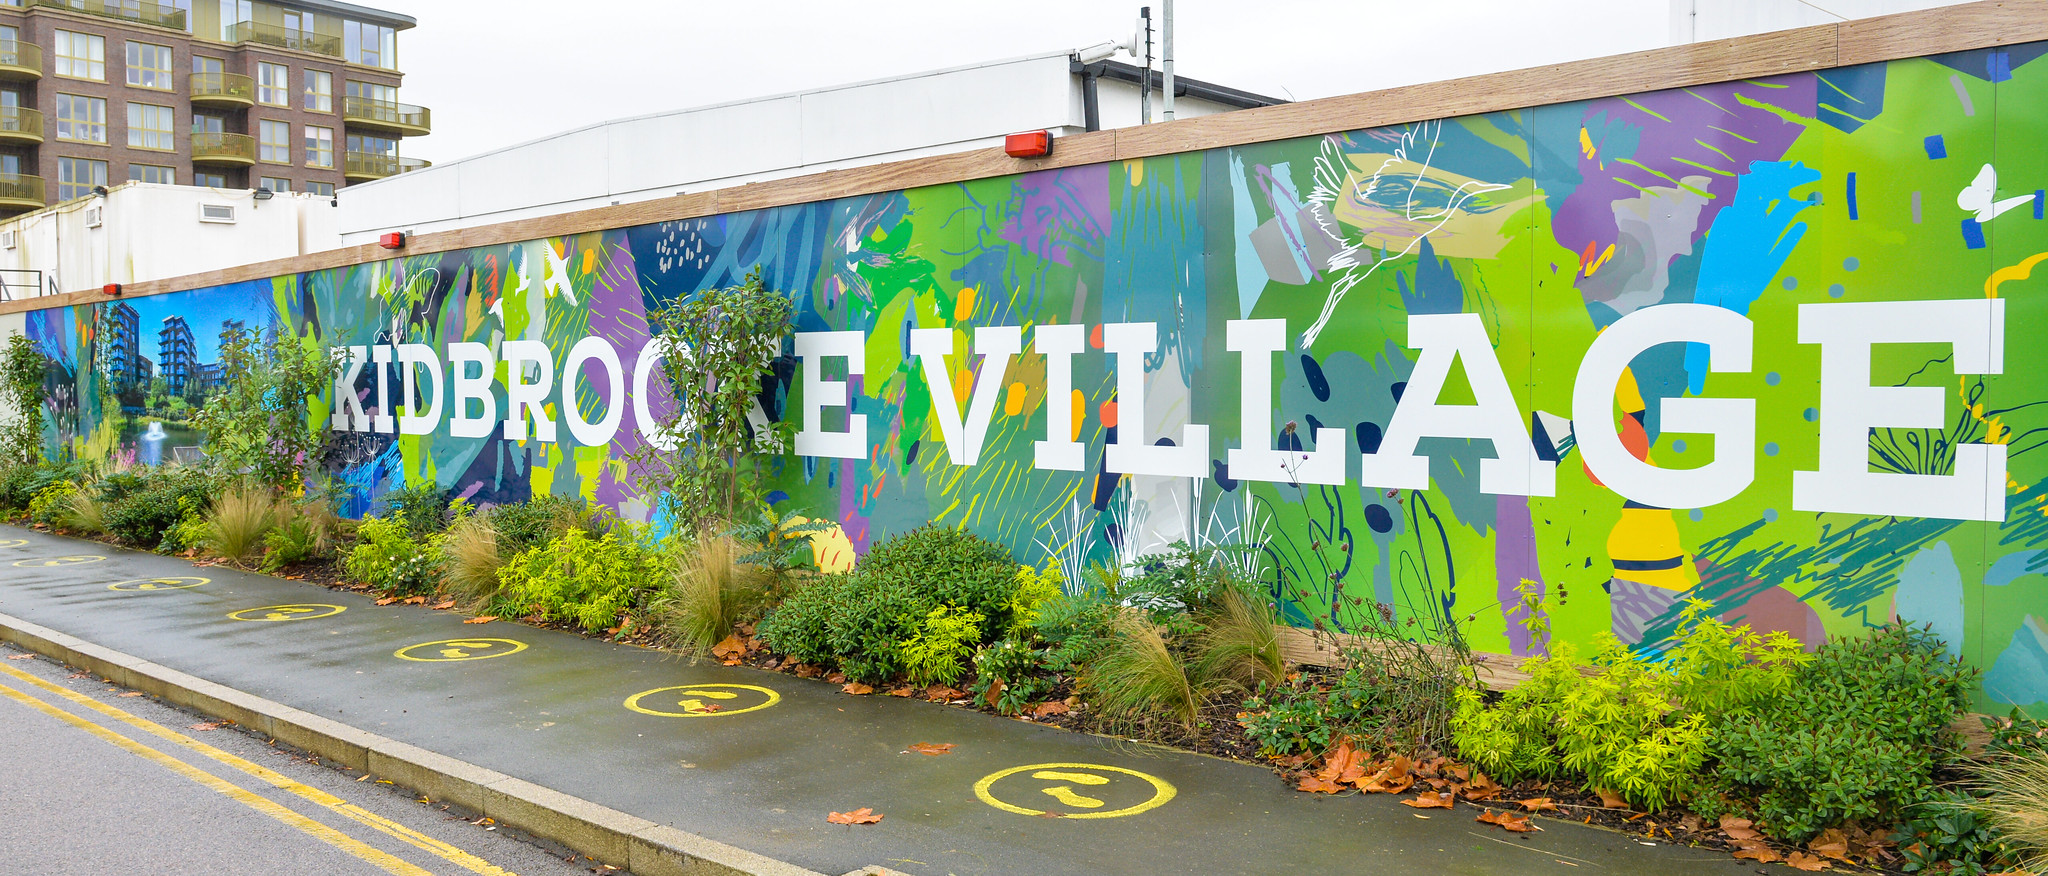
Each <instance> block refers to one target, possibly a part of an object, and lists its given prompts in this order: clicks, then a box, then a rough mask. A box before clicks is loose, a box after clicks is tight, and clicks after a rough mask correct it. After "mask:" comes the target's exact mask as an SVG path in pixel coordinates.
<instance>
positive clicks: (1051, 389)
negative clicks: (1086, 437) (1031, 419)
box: [1031, 325, 1088, 471]
mask: <svg viewBox="0 0 2048 876" xmlns="http://www.w3.org/2000/svg"><path fill="white" fill-rule="evenodd" d="M1031 346H1032V348H1033V349H1034V351H1035V352H1037V353H1038V354H1039V355H1041V356H1044V357H1045V440H1044V441H1033V442H1031V456H1032V465H1033V466H1035V467H1037V468H1042V469H1050V470H1053V471H1081V470H1082V469H1085V468H1087V467H1088V459H1087V448H1085V447H1083V446H1082V444H1081V442H1079V441H1075V440H1074V402H1073V396H1074V355H1075V354H1076V353H1079V352H1081V351H1082V350H1084V349H1086V348H1087V346H1088V337H1087V331H1086V329H1084V328H1083V327H1081V326H1078V325H1041V326H1037V327H1035V328H1033V329H1032V330H1031Z"/></svg>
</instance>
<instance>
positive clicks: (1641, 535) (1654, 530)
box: [1607, 508, 1695, 590]
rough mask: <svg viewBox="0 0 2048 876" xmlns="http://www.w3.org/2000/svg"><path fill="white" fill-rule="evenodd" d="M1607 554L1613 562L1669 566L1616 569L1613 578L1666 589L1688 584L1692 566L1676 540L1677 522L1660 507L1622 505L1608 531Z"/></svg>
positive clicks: (1677, 538) (1691, 574)
mask: <svg viewBox="0 0 2048 876" xmlns="http://www.w3.org/2000/svg"><path fill="white" fill-rule="evenodd" d="M1607 556H1608V557H1610V558H1612V559H1613V560H1615V561H1616V562H1632V563H1654V564H1658V565H1668V566H1669V568H1662V569H1615V570H1614V577H1616V578H1620V579H1622V580H1624V581H1634V582H1636V583H1638V584H1646V585H1649V586H1651V587H1662V588H1665V589H1667V590H1684V589H1687V588H1689V587H1691V586H1692V585H1693V584H1694V583H1695V582H1694V579H1693V575H1694V569H1693V567H1692V564H1691V563H1689V562H1686V560H1687V557H1686V555H1685V548H1684V546H1682V545H1681V544H1680V542H1679V537H1678V523H1677V522H1676V521H1674V520H1673V519H1672V516H1671V512H1670V511H1666V510H1664V509H1661V508H1623V509H1621V519H1620V520H1618V521H1616V522H1615V524H1614V529H1612V530H1610V531H1609V532H1608V534H1607Z"/></svg>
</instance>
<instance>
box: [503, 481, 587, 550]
mask: <svg viewBox="0 0 2048 876" xmlns="http://www.w3.org/2000/svg"><path fill="white" fill-rule="evenodd" d="M485 517H486V518H487V519H489V520H490V523H491V529H492V531H493V532H495V533H496V540H497V544H498V551H499V553H501V554H503V555H504V556H508V557H510V556H514V555H516V554H518V553H520V552H521V551H525V550H529V549H532V548H536V547H540V546H541V545H544V544H547V543H548V542H551V541H554V540H555V539H556V538H557V537H559V536H561V534H562V533H564V532H568V531H569V530H571V529H581V530H583V531H584V532H587V533H591V534H593V535H596V534H599V533H600V531H601V530H603V529H604V528H605V526H604V524H602V523H601V522H599V521H597V520H595V519H594V516H593V512H592V511H591V508H590V505H589V504H588V503H586V502H584V501H583V497H582V496H563V495H559V494H556V493H542V494H540V495H538V496H534V497H533V498H531V499H528V500H527V501H524V502H520V503H518V504H515V505H498V506H496V507H493V508H492V509H491V510H490V511H489V512H487V513H486V514H485Z"/></svg>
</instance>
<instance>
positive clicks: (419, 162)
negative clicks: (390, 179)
mask: <svg viewBox="0 0 2048 876" xmlns="http://www.w3.org/2000/svg"><path fill="white" fill-rule="evenodd" d="M432 166H433V163H432V162H430V161H425V160H423V159H419V158H400V157H398V156H396V155H385V154H384V153H382V152H350V153H348V154H347V155H346V156H345V157H344V159H343V162H342V167H341V175H342V176H343V177H344V178H346V179H351V180H372V179H383V178H384V177H387V176H397V175H399V174H401V173H411V172H413V171H415V170H424V169H426V168H428V167H432Z"/></svg>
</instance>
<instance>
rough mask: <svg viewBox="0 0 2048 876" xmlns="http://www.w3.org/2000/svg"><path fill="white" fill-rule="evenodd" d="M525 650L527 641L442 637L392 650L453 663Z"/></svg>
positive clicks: (420, 659)
mask: <svg viewBox="0 0 2048 876" xmlns="http://www.w3.org/2000/svg"><path fill="white" fill-rule="evenodd" d="M524 650H526V643H525V642H515V641H512V640H511V639H442V640H440V641H436V642H421V643H419V644H417V645H407V646H405V647H403V648H400V649H398V650H396V651H393V652H391V656H393V657H396V658H398V659H400V660H411V661H413V662H416V663H453V662H455V661H457V660H488V659H490V658H492V657H503V656H505V655H507V654H517V653H519V652H521V651H524Z"/></svg>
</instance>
